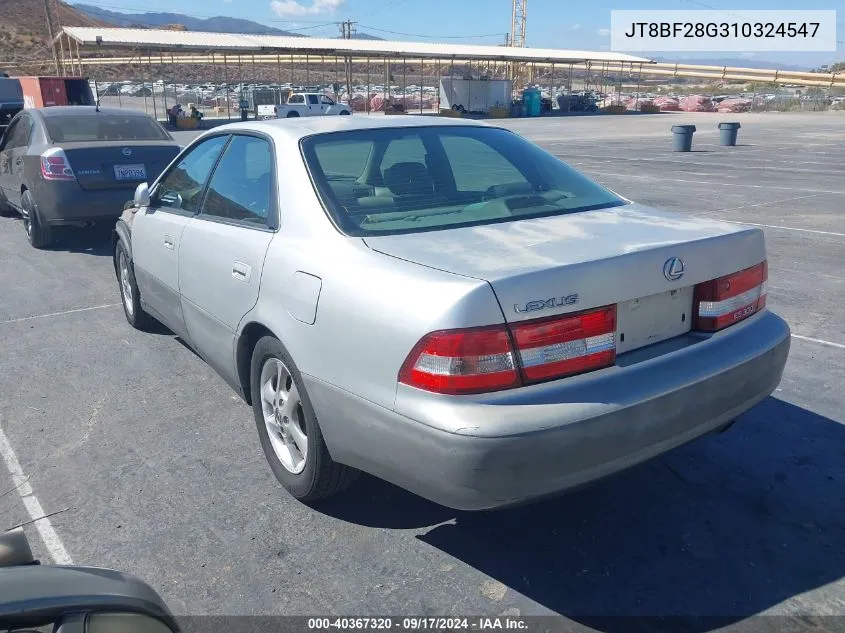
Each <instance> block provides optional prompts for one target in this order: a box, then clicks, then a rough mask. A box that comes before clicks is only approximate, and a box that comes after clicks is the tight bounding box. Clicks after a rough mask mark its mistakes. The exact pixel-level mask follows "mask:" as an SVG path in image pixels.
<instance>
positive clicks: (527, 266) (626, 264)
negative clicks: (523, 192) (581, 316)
mask: <svg viewBox="0 0 845 633" xmlns="http://www.w3.org/2000/svg"><path fill="white" fill-rule="evenodd" d="M365 242H366V243H367V245H368V246H369V247H370V248H372V249H373V250H375V251H378V252H380V253H383V254H385V255H390V256H393V257H397V258H400V259H404V260H407V261H411V262H416V263H418V264H422V265H424V266H429V267H432V268H437V269H441V270H444V271H448V272H451V273H455V274H458V275H463V276H467V277H473V278H477V279H483V280H486V281H488V282H489V283H490V285H491V286H492V288H493V291H494V292H495V294H496V297H497V298H498V300H499V303H500V305H501V307H502V311H503V313H504V318H505V321H507V322H508V323H519V322H523V321H527V320H531V319H537V318H541V317H548V316H553V315H560V314H567V313H573V312H579V311H582V310H586V309H590V308H597V307H601V306H608V305H616V306H617V341H616V349H617V353H624V352H625V351H629V350H632V349H636V348H638V347H642V346H644V345H648V344H651V343H656V342H659V341H661V340H665V339H667V338H672V337H674V336H678V335H680V334H683V333H684V332H686V331H688V330H689V329H690V324H691V321H692V302H693V288H694V286H695V284H697V283H701V282H704V281H709V280H712V279H715V278H718V277H721V276H724V275H727V274H731V273H734V272H736V271H739V270H742V269H744V268H747V267H750V266H754V265H755V264H758V263H760V262H761V261H763V260H764V259H765V244H764V240H763V234H762V231H760V230H759V229H756V228H750V227H741V226H737V225H734V224H728V223H725V222H718V221H713V220H706V219H698V218H690V217H685V216H680V215H676V214H671V213H666V212H661V211H657V210H654V209H650V208H648V207H645V206H642V205H637V204H630V205H626V206H624V207H616V208H612V209H604V210H596V211H587V212H583V213H574V214H569V215H563V216H554V217H546V218H537V219H530V220H520V221H516V222H508V223H502V224H489V225H484V226H477V227H465V228H458V229H453V230H449V231H433V232H423V233H415V234H406V235H391V236H378V237H367V238H365Z"/></svg>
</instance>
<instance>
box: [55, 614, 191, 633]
mask: <svg viewBox="0 0 845 633" xmlns="http://www.w3.org/2000/svg"><path fill="white" fill-rule="evenodd" d="M115 631H121V633H176V631H177V629H172V628H170V626H168V625H167V624H165V623H164V622H162V621H161V620H159V619H158V618H154V617H151V616H149V615H145V614H143V613H132V612H129V611H89V612H87V613H79V612H77V613H71V614H69V615H66V616H64V617H62V618H61V619H60V620H59V621H58V622H56V624H55V626H54V628H53V632H54V633H114V632H115Z"/></svg>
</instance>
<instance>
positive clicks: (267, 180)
mask: <svg viewBox="0 0 845 633" xmlns="http://www.w3.org/2000/svg"><path fill="white" fill-rule="evenodd" d="M272 191H273V161H272V158H271V145H270V142H269V141H267V140H265V139H263V138H258V137H255V136H233V137H232V142H231V143H229V145H228V146H227V147H226V150H225V152H224V153H223V157H222V158H221V159H220V163H219V164H218V166H217V169H215V170H214V175H213V176H212V177H211V182H210V183H209V185H208V193H206V195H205V202H203V205H202V215H201V216H200V217H205V216H211V217H214V218H222V219H226V220H234V221H238V222H245V223H248V224H254V225H258V226H265V225H266V224H267V218H268V216H269V213H270V206H271V200H272Z"/></svg>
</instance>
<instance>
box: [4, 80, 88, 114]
mask: <svg viewBox="0 0 845 633" xmlns="http://www.w3.org/2000/svg"><path fill="white" fill-rule="evenodd" d="M18 79H19V80H20V82H21V87H22V88H23V100H24V105H25V106H26V107H27V108H49V107H51V106H66V105H88V106H92V105H95V101H94V93H93V92H92V91H91V86H90V85H89V83H88V80H87V79H85V78H84V77H18Z"/></svg>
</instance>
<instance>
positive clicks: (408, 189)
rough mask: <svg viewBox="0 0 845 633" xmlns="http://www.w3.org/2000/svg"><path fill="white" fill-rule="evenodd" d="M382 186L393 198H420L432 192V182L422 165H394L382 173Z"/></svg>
mask: <svg viewBox="0 0 845 633" xmlns="http://www.w3.org/2000/svg"><path fill="white" fill-rule="evenodd" d="M384 184H385V186H386V187H387V188H388V189H390V192H391V193H392V194H393V195H395V196H420V195H426V194H431V193H433V191H434V182H433V181H432V179H431V176H430V175H429V173H428V170H427V169H426V167H425V165H423V164H422V163H395V164H394V165H391V166H390V167H388V168H387V169H386V170H385V171H384Z"/></svg>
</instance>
